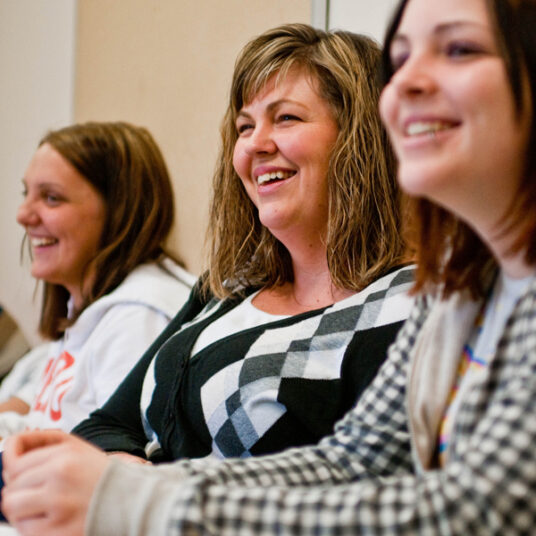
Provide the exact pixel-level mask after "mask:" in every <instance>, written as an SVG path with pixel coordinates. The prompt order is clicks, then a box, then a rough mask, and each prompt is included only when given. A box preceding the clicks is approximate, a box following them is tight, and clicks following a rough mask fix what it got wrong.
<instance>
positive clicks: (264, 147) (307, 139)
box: [233, 69, 339, 239]
mask: <svg viewBox="0 0 536 536" xmlns="http://www.w3.org/2000/svg"><path fill="white" fill-rule="evenodd" d="M276 79H277V76H273V77H272V78H271V79H270V80H269V81H268V83H267V85H266V86H265V87H264V88H263V90H261V91H260V92H259V93H258V94H257V95H255V97H254V98H253V99H252V101H251V102H248V103H247V104H245V105H244V106H243V107H242V109H241V110H240V111H239V113H238V117H237V119H236V128H237V131H238V139H237V142H236V145H235V148H234V157H233V165H234V168H235V170H236V172H237V174H238V175H239V177H240V179H241V181H242V183H243V185H244V188H245V189H246V192H247V194H248V196H249V197H250V199H251V200H252V201H253V203H254V204H255V206H256V207H257V208H258V211H259V219H260V221H261V223H262V224H263V225H264V226H266V227H267V228H268V229H269V230H270V231H271V232H272V234H274V236H276V237H277V238H279V239H281V237H282V236H283V235H284V233H285V232H286V231H289V230H291V231H292V232H295V231H296V230H301V231H302V232H305V233H315V234H316V235H320V236H323V234H324V233H325V230H326V225H327V219H328V185H327V172H328V164H329V160H330V155H331V151H332V148H333V146H334V144H335V140H336V139H337V134H338V131H339V129H338V126H337V123H336V121H335V119H334V116H333V112H332V110H331V107H330V105H329V104H328V102H327V101H326V100H325V99H323V98H322V97H320V95H319V93H318V90H317V87H316V83H315V82H314V81H313V79H312V78H311V77H310V76H307V75H306V74H305V73H303V72H302V71H300V70H299V69H291V70H290V71H289V73H288V74H287V76H285V77H284V79H282V80H279V81H277V83H276Z"/></svg>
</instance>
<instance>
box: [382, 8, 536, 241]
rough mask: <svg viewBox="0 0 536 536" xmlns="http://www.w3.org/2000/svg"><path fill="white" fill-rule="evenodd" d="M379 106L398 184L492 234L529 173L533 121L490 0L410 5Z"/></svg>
mask: <svg viewBox="0 0 536 536" xmlns="http://www.w3.org/2000/svg"><path fill="white" fill-rule="evenodd" d="M389 52H390V56H391V62H392V64H393V69H394V74H393V76H392V78H391V80H390V82H389V84H388V85H387V86H386V88H385V89H384V91H383V94H382V97H381V101H380V111H381V115H382V119H383V121H384V123H385V124H386V126H387V129H388V131H389V135H390V138H391V141H392V143H393V146H394V148H395V152H396V154H397V157H398V160H399V182H400V184H401V186H402V188H404V189H405V190H406V191H407V192H409V193H410V194H412V195H416V196H423V197H426V198H428V199H430V200H432V201H434V202H436V203H438V204H439V205H442V206H444V207H445V208H447V209H449V210H452V211H453V212H454V213H456V214H457V215H458V216H460V217H462V218H463V219H465V220H466V221H467V222H468V223H469V224H472V226H473V227H474V228H475V229H476V230H477V232H480V233H481V234H486V233H489V232H491V229H495V230H496V225H497V224H498V223H499V221H500V220H501V219H502V217H503V216H504V215H505V213H506V211H507V209H508V208H509V207H510V204H511V202H512V200H513V198H514V195H515V194H516V192H517V188H518V187H519V184H520V180H521V176H522V173H523V167H524V162H525V160H526V158H525V154H526V150H527V140H528V132H529V124H530V118H531V115H532V110H526V111H525V112H524V113H523V114H521V118H520V119H519V118H518V117H517V116H516V112H515V106H514V101H513V97H512V92H511V88H510V85H509V82H508V78H507V74H506V70H505V65H504V62H503V60H502V58H501V56H500V54H499V51H498V47H497V44H496V42H495V37H494V32H493V27H492V24H491V21H490V17H489V15H488V12H487V9H486V4H485V1H484V0H442V1H441V2H430V1H429V0H410V1H409V3H408V4H407V6H406V8H405V11H404V14H403V17H402V19H401V22H400V25H399V27H398V30H397V32H396V33H395V36H394V38H393V40H392V42H391V44H390V50H389Z"/></svg>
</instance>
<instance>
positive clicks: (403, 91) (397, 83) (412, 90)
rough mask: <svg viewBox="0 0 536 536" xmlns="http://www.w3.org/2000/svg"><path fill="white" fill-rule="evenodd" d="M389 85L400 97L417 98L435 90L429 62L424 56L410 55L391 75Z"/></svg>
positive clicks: (432, 72) (431, 67)
mask: <svg viewBox="0 0 536 536" xmlns="http://www.w3.org/2000/svg"><path fill="white" fill-rule="evenodd" d="M391 83H392V85H393V86H394V87H395V89H396V91H397V93H398V94H399V95H400V96H406V97H419V96H422V95H427V94H431V93H433V92H434V91H435V89H436V82H435V79H434V71H433V66H432V64H431V62H430V61H429V60H428V59H427V58H426V57H425V55H424V54H417V53H416V54H412V55H411V56H410V57H409V58H407V60H406V61H405V62H404V64H403V65H402V66H401V67H400V68H399V69H398V70H397V71H396V72H395V73H394V74H393V76H392V78H391Z"/></svg>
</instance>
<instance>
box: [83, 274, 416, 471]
mask: <svg viewBox="0 0 536 536" xmlns="http://www.w3.org/2000/svg"><path fill="white" fill-rule="evenodd" d="M411 280H412V269H411V268H407V267H405V268H401V269H397V270H395V271H393V272H391V273H389V274H387V275H385V276H383V277H381V278H380V279H378V280H377V281H375V282H374V283H372V284H371V285H369V286H368V287H367V288H365V289H364V290H362V291H360V292H358V293H356V294H354V295H352V296H350V297H348V298H346V299H344V300H342V301H340V302H337V303H335V304H333V305H331V306H329V307H324V308H321V309H317V310H314V311H309V312H306V313H301V314H298V315H295V316H291V317H287V318H283V319H277V320H275V321H272V322H268V323H264V324H262V325H259V326H254V327H252V328H249V329H245V330H243V331H239V332H237V333H234V334H231V335H228V336H226V337H223V338H222V339H220V340H218V341H216V342H215V343H212V344H210V345H209V346H207V347H206V348H203V349H202V350H200V351H199V352H198V353H196V354H195V355H193V356H192V354H191V350H192V347H193V345H194V343H195V341H196V339H197V337H198V336H199V334H200V333H201V332H202V331H203V329H204V328H205V327H206V326H207V325H209V324H210V323H211V322H214V321H215V320H216V319H218V318H220V317H221V316H222V315H224V314H226V313H227V312H228V311H230V310H231V309H233V308H234V307H236V306H237V305H238V304H239V303H241V302H242V300H243V298H236V297H235V298H232V299H227V300H223V301H218V300H214V299H212V300H209V301H208V303H206V302H203V301H202V300H201V299H200V298H199V294H198V293H197V292H196V291H194V292H193V293H192V295H191V298H190V301H189V302H188V303H187V305H186V306H185V307H184V309H183V310H182V311H181V312H180V313H179V314H178V315H177V317H176V318H175V319H174V320H173V321H172V323H171V324H170V326H169V327H168V329H167V330H166V331H165V332H164V333H163V334H162V336H161V337H159V340H158V341H157V342H156V343H155V344H154V345H153V346H152V347H151V348H150V349H149V351H148V352H147V353H146V354H145V356H143V357H142V359H141V361H140V363H139V364H138V365H137V367H136V368H135V369H134V370H133V371H132V373H131V374H130V375H129V377H127V379H126V380H125V382H124V383H123V384H122V385H121V386H120V387H119V389H118V390H117V391H116V393H115V394H114V395H113V396H112V397H111V399H110V400H109V401H108V402H107V403H106V405H105V406H104V407H103V408H102V409H101V410H99V411H97V412H95V413H94V414H93V415H92V416H91V417H90V418H89V419H88V420H86V421H84V422H83V423H81V424H80V425H79V426H77V427H76V428H75V429H74V433H76V434H78V435H80V436H82V437H84V438H86V439H88V440H89V441H91V442H93V443H94V444H96V445H98V446H100V447H101V448H103V449H105V450H109V451H116V450H121V451H125V452H130V453H132V454H136V455H139V456H148V457H149V458H150V459H151V460H152V461H168V460H175V459H179V458H186V457H188V458H194V457H203V456H206V455H209V454H210V455H213V456H217V457H220V458H223V457H231V456H239V457H249V456H252V455H259V454H266V453H273V452H278V451H280V450H283V449H285V448H287V447H289V446H300V445H305V444H313V443H316V442H317V441H318V440H320V438H322V437H324V436H325V435H328V434H329V433H331V432H332V431H333V425H334V423H335V422H336V421H337V420H338V419H339V418H341V417H342V416H343V415H344V413H345V412H346V411H348V410H349V409H350V408H351V407H352V406H353V405H354V403H355V401H356V400H357V399H358V398H359V396H360V394H361V393H362V391H363V390H364V389H365V387H366V386H367V385H368V384H369V383H370V381H371V380H372V379H373V377H374V376H375V374H376V372H377V370H378V368H379V367H380V366H381V364H382V363H383V361H384V359H385V356H386V353H387V347H388V346H389V344H390V343H391V342H392V341H393V340H394V337H395V335H396V333H397V331H398V329H399V328H400V327H401V325H402V323H403V321H404V320H405V319H406V318H407V315H408V314H409V310H410V307H411V303H412V299H411V298H409V297H408V295H407V292H406V291H407V290H408V289H409V287H410V285H411ZM253 290H254V289H251V291H253ZM249 293H250V292H247V293H246V294H249ZM146 375H150V380H151V382H154V390H153V393H152V397H151V399H150V404H148V407H143V408H142V411H140V400H141V393H142V388H143V383H144V380H145V377H146Z"/></svg>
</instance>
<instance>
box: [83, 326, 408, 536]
mask: <svg viewBox="0 0 536 536" xmlns="http://www.w3.org/2000/svg"><path fill="white" fill-rule="evenodd" d="M415 329H416V328H415V324H410V325H409V326H408V324H406V328H405V329H403V330H401V331H400V333H399V336H398V338H397V342H396V344H395V345H393V346H392V347H391V350H390V352H389V359H388V360H387V362H386V363H385V364H384V365H383V367H382V368H381V369H380V371H379V373H378V376H377V377H376V379H375V380H374V382H373V383H372V385H371V387H370V388H369V389H368V390H367V391H366V392H365V393H364V395H363V397H362V398H361V399H360V401H359V403H358V405H357V406H356V408H354V409H353V410H352V411H351V412H349V413H348V414H347V415H346V416H345V417H344V419H342V420H341V421H340V422H339V423H337V425H336V430H335V433H334V434H333V435H332V436H330V437H328V438H326V439H324V440H323V441H322V442H320V443H319V444H318V445H317V446H314V447H302V448H295V449H290V450H287V451H285V452H282V453H280V454H276V455H272V456H264V457H258V458H248V459H244V460H237V459H234V460H223V461H215V460H212V459H196V460H184V461H181V462H175V463H174V464H167V465H161V466H159V467H156V468H154V467H153V468H151V467H146V466H134V465H130V466H126V465H124V464H123V465H121V466H119V465H117V464H113V465H112V466H111V467H110V468H109V470H108V471H107V473H106V474H105V475H104V477H103V479H102V481H101V483H100V484H99V487H98V488H97V490H96V492H95V494H94V497H93V499H92V504H91V508H90V513H89V516H88V526H87V529H88V534H90V535H93V534H95V535H96V534H105V533H113V534H116V535H117V536H122V535H127V534H128V535H131V534H132V535H134V534H139V533H145V534H168V535H178V534H189V535H190V534H218V535H220V534H222V535H224V534H237V533H241V534H286V533H287V532H288V533H289V534H299V533H300V532H299V531H298V525H295V524H294V523H295V522H300V520H302V521H303V522H304V523H306V526H307V527H309V528H310V529H311V530H310V533H311V534H319V533H321V532H322V531H320V530H319V527H318V526H317V525H315V526H314V527H313V526H312V525H313V524H315V520H316V519H317V517H318V511H317V510H316V508H317V503H314V504H313V499H314V500H316V501H319V504H320V506H321V507H322V508H326V510H325V514H324V515H326V516H328V517H329V516H333V519H332V521H333V523H335V521H336V520H337V521H338V522H340V521H341V520H340V516H339V514H338V509H339V507H340V506H341V503H339V502H337V501H338V499H339V496H338V495H337V497H336V499H335V501H331V499H330V497H331V490H332V489H333V490H337V489H342V488H343V487H347V486H348V484H347V483H348V482H356V481H358V480H362V481H365V480H369V479H371V480H372V479H373V480H377V479H379V478H381V477H386V476H387V475H390V474H399V473H401V472H404V473H406V474H407V473H409V472H410V471H411V457H410V448H409V431H408V428H407V422H406V415H405V408H404V398H405V396H404V395H405V378H406V368H407V362H408V358H407V348H408V346H409V345H410V343H411V341H412V340H413V339H412V333H413V331H414V330H415ZM386 437H388V438H389V441H386V440H385V438H386ZM327 485H329V486H330V488H329V489H330V493H329V494H326V487H325V486H327ZM141 488H144V493H143V497H137V498H134V497H133V496H132V500H133V501H134V503H132V502H131V500H130V494H129V498H128V499H126V500H125V501H124V506H121V505H122V504H123V501H122V502H121V505H119V506H117V502H115V503H114V499H113V497H115V496H117V494H118V493H122V494H123V495H122V496H125V495H124V494H125V492H126V490H134V489H135V490H139V489H141ZM121 490H123V491H121ZM301 494H303V497H302V495H301ZM346 494H347V491H345V492H342V493H341V497H342V498H343V499H344V500H345V501H346V500H347V497H346ZM287 499H288V502H287ZM302 499H303V502H302ZM296 501H297V502H296ZM322 501H325V503H326V504H325V505H324V504H323V502H322ZM110 504H114V505H115V506H116V508H115V509H114V510H113V511H111V509H110V507H109V505H110ZM133 504H134V505H135V506H134V507H133ZM132 510H135V511H136V513H135V518H136V522H135V524H134V521H133V518H132V516H131V518H130V520H129V521H126V520H125V517H128V515H129V514H128V512H132ZM296 513H297V514H298V515H299V516H300V517H299V519H297V518H296V517H295V516H296ZM280 514H281V515H280ZM287 519H289V520H291V519H294V520H295V521H290V525H289V526H290V527H291V528H290V530H288V531H287V529H288V526H286V523H285V521H286V520H287ZM343 519H344V518H343ZM125 523H126V524H125ZM140 527H143V530H141V532H136V530H140ZM190 530H191V531H192V532H189V531H190ZM326 533H334V534H335V533H337V531H336V530H334V531H333V532H330V531H329V530H326ZM342 533H344V531H343V532H341V534H342ZM348 533H351V531H349V532H348ZM304 534H308V532H307V531H305V532H304Z"/></svg>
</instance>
